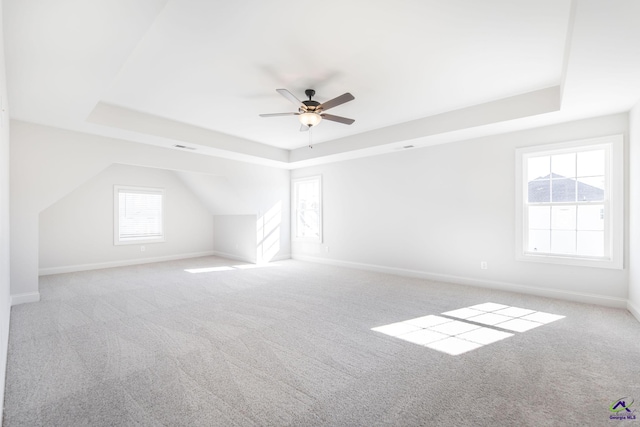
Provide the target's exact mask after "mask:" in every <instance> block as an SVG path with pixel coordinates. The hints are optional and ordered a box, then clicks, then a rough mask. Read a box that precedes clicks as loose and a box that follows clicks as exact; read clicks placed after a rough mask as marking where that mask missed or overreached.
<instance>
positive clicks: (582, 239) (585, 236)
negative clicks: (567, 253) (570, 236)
mask: <svg viewBox="0 0 640 427" xmlns="http://www.w3.org/2000/svg"><path fill="white" fill-rule="evenodd" d="M578 255H587V256H604V231H578Z"/></svg>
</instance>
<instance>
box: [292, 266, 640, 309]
mask: <svg viewBox="0 0 640 427" xmlns="http://www.w3.org/2000/svg"><path fill="white" fill-rule="evenodd" d="M291 257H292V258H293V259H295V260H300V261H309V262H315V263H320V264H328V265H335V266H339V267H348V268H355V269H358V270H367V271H375V272H379V273H387V274H395V275H397V276H406V277H417V278H420V279H427V280H434V281H438V282H449V283H456V284H460V285H468V286H476V287H480V288H489V289H498V290H502V291H508V292H518V293H521V294H529V295H537V296H541V297H548V298H556V299H563V300H569V301H577V302H583V303H587V304H597V305H604V306H607V307H615V308H627V307H628V302H627V300H626V299H624V298H616V297H609V296H606V295H597V294H588V293H582V292H572V291H561V290H557V289H548V288H538V287H534V286H526V285H518V284H515V283H507V282H497V281H492V280H482V279H473V278H469V277H462V276H454V275H450V274H439V273H430V272H427V271H419V270H409V269H404V268H396V267H387V266H380V265H373V264H364V263H359V262H352V261H341V260H335V259H330V258H318V257H313V256H307V255H292V256H291ZM636 317H637V316H636Z"/></svg>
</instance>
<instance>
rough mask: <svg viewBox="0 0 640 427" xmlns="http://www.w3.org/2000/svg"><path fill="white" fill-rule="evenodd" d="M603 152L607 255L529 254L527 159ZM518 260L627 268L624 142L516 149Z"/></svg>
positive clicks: (618, 137)
mask: <svg viewBox="0 0 640 427" xmlns="http://www.w3.org/2000/svg"><path fill="white" fill-rule="evenodd" d="M595 148H604V149H605V152H606V153H607V155H606V162H607V163H606V164H605V196H604V197H605V202H604V205H605V227H604V228H605V255H604V257H587V256H581V255H559V254H538V253H531V252H528V251H527V248H528V242H527V234H528V230H527V228H528V227H527V226H528V223H527V218H526V215H527V209H526V205H527V203H526V200H527V194H528V179H527V159H528V158H529V157H533V156H537V155H541V154H562V153H563V152H566V153H570V152H576V151H581V150H583V149H595ZM515 199H516V259H517V260H519V261H533V262H543V263H551V264H564V265H574V266H584V267H598V268H611V269H622V268H624V265H623V264H624V263H623V259H624V138H623V135H611V136H606V137H601V138H593V139H586V140H579V141H571V142H564V143H557V144H547V145H537V146H533V147H524V148H519V149H516V197H515Z"/></svg>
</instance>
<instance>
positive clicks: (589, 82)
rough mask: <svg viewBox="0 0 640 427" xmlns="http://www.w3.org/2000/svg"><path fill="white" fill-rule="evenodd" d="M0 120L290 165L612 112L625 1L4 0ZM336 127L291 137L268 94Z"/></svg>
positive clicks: (626, 68) (619, 89)
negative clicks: (283, 91) (311, 95)
mask: <svg viewBox="0 0 640 427" xmlns="http://www.w3.org/2000/svg"><path fill="white" fill-rule="evenodd" d="M3 7H4V29H5V46H6V47H5V50H6V60H7V80H8V86H9V107H10V113H11V116H12V118H14V119H19V120H25V121H30V122H35V123H40V124H46V125H51V126H56V127H61V128H65V129H72V130H78V131H81V132H89V133H94V134H99V135H104V136H110V137H117V138H123V139H127V140H131V141H134V142H143V143H148V144H154V145H160V146H165V147H172V146H173V145H175V144H182V145H187V146H190V147H193V148H196V149H197V150H196V151H195V152H196V153H201V154H205V155H207V154H209V155H218V156H223V157H229V158H237V159H240V160H247V161H254V162H259V163H266V164H272V165H275V166H281V167H299V166H304V165H308V164H313V163H318V162H324V161H331V160H337V159H342V158H348V157H357V156H361V155H370V154H376V153H383V152H388V151H391V150H394V149H398V148H399V147H401V146H404V145H409V144H411V145H414V146H421V145H429V144H433V143H441V142H448V141H453V140H458V139H461V138H465V139H466V138H473V137H476V136H482V135H486V134H491V133H496V132H507V131H512V130H518V129H524V128H528V127H533V126H541V125H545V124H552V123H558V122H562V121H566V120H575V119H580V118H586V117H592V116H597V115H603V114H610V113H617V112H623V111H628V110H629V109H630V108H631V107H632V106H633V105H634V104H635V103H636V102H637V101H638V100H639V99H640V2H638V1H636V0H613V1H612V0H600V1H598V0H591V1H585V0H576V1H571V0H530V1H527V0H520V1H513V0H483V1H478V0H448V1H441V0H421V1H418V0H415V1H412V0H400V1H395V2H389V1H382V0H374V1H371V0H369V1H362V0H357V1H354V0H352V1H349V2H346V1H337V0H323V1H322V2H311V1H294V0H271V1H268V2H266V1H260V0H243V1H235V2H222V1H211V0H136V1H131V0H92V1H90V2H87V1H81V0H56V1H45V0H4V2H3ZM276 88H287V89H289V90H290V91H291V92H292V93H294V94H295V95H296V96H298V98H301V99H304V90H305V89H307V88H312V89H315V90H316V92H317V96H316V98H315V99H317V100H318V101H320V102H323V101H326V100H329V99H331V98H334V97H336V96H338V95H341V94H342V93H344V92H351V93H352V94H353V95H354V96H355V100H354V101H351V102H349V103H347V104H344V105H341V106H338V107H336V108H335V109H333V110H331V111H330V112H331V113H332V114H336V115H341V116H346V117H350V118H353V119H355V123H354V124H353V125H351V126H346V125H343V124H339V123H335V122H329V121H323V122H322V123H320V125H319V126H318V127H317V128H315V129H314V132H313V135H312V139H313V143H314V148H313V150H311V149H309V148H308V147H307V144H308V142H309V140H308V134H307V133H301V132H299V131H298V129H299V123H298V122H297V119H296V117H277V118H261V117H258V114H259V113H271V112H288V111H294V110H295V109H294V106H293V105H292V104H291V103H289V102H288V101H287V100H286V99H284V98H283V97H281V96H280V95H279V94H277V93H276V91H275V89H276Z"/></svg>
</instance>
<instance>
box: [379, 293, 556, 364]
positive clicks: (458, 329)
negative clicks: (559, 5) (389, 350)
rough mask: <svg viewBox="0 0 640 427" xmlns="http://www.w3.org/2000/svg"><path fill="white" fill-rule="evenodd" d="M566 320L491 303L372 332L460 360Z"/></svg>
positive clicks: (411, 320) (417, 319) (395, 324)
mask: <svg viewBox="0 0 640 427" xmlns="http://www.w3.org/2000/svg"><path fill="white" fill-rule="evenodd" d="M562 318H564V316H560V315H557V314H551V313H545V312H541V311H535V310H529V309H526V308H520V307H511V306H507V305H503V304H496V303H492V302H488V303H483V304H477V305H474V306H471V307H465V308H459V309H456V310H451V311H446V312H444V313H442V314H441V315H440V316H436V315H428V316H423V317H417V318H415V319H409V320H405V321H403V322H397V323H391V324H389V325H384V326H378V327H376V328H372V329H371V330H372V331H375V332H380V333H383V334H385V335H389V336H392V337H395V338H399V339H401V340H404V341H408V342H411V343H414V344H418V345H422V346H425V347H428V348H431V349H433V350H438V351H441V352H443V353H447V354H450V355H452V356H456V355H459V354H462V353H466V352H468V351H471V350H475V349H477V348H480V347H482V346H485V345H488V344H492V343H494V342H497V341H500V340H503V339H505V338H509V337H512V336H514V334H513V333H512V332H526V331H528V330H531V329H534V328H537V327H539V326H542V325H546V324H548V323H551V322H555V321H556V320H559V319H562ZM456 319H459V320H456ZM483 325H484V326H483Z"/></svg>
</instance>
